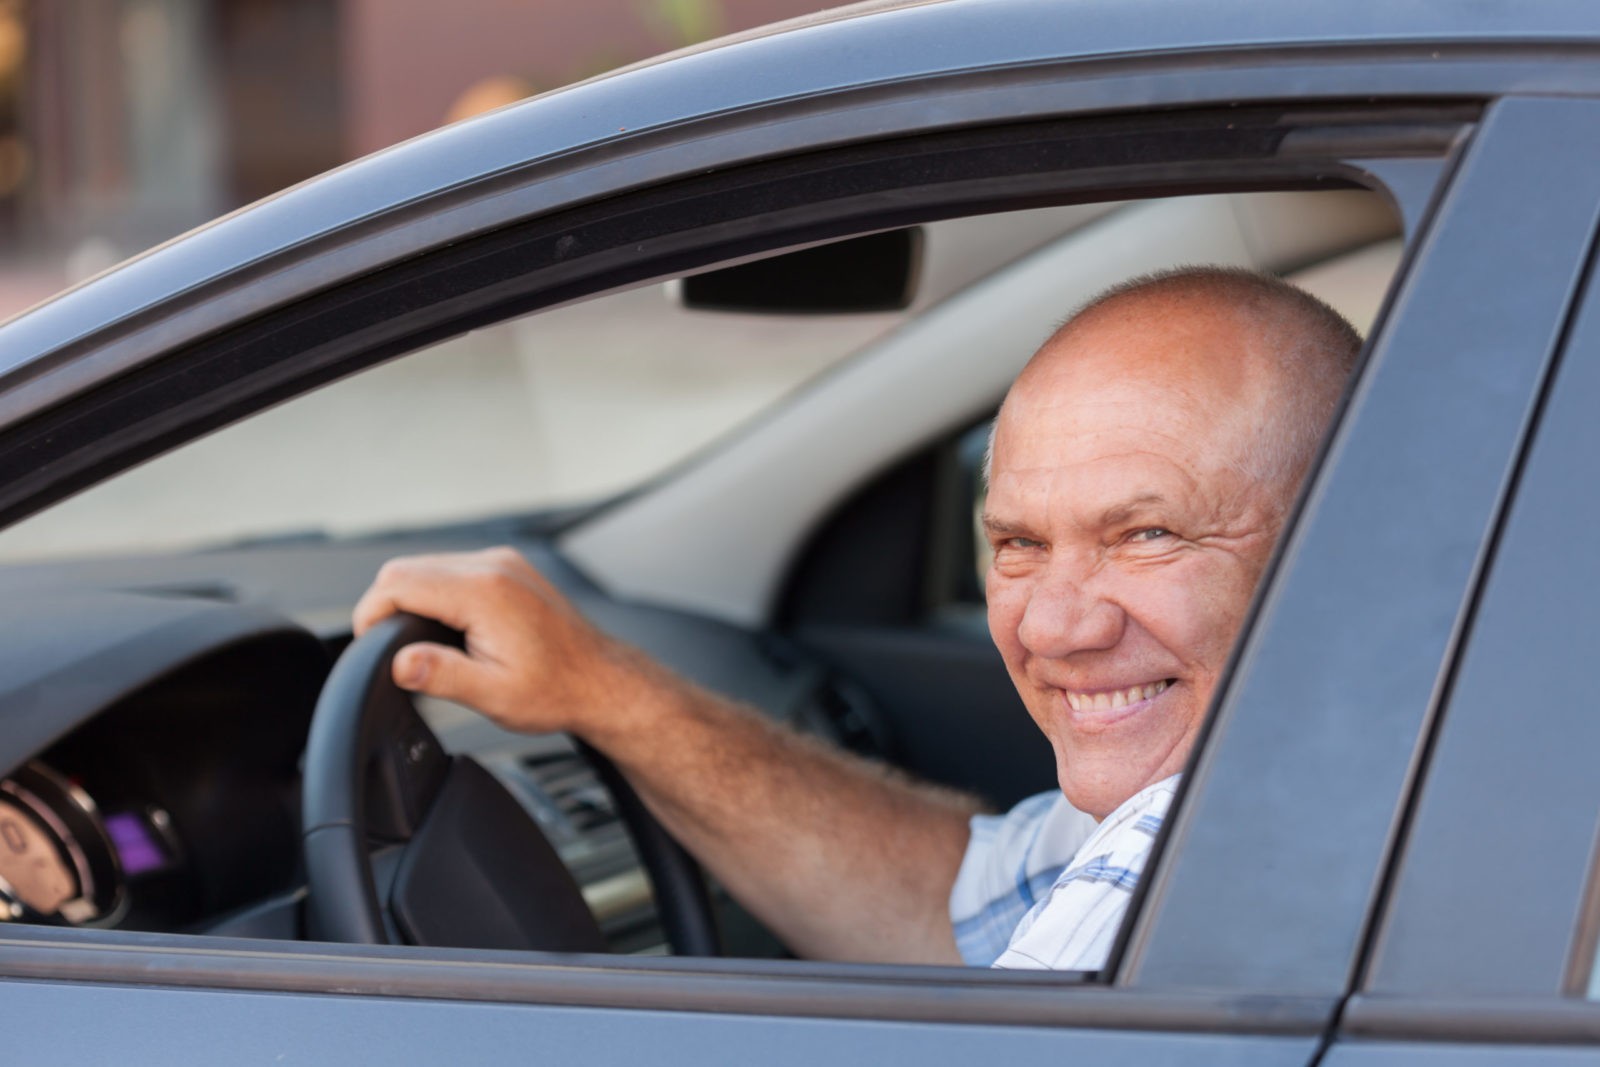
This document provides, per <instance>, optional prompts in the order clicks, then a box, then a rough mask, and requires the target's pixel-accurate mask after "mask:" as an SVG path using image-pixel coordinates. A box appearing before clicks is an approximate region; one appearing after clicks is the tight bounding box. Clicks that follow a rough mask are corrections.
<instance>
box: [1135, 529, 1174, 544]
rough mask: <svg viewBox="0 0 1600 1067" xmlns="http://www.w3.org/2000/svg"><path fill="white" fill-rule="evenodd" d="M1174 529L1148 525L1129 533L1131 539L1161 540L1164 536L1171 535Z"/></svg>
mask: <svg viewBox="0 0 1600 1067" xmlns="http://www.w3.org/2000/svg"><path fill="white" fill-rule="evenodd" d="M1171 536H1172V531H1171V530H1168V529H1165V528H1163V527H1160V526H1147V527H1145V528H1144V529H1142V530H1135V531H1133V533H1131V534H1129V535H1128V540H1130V541H1159V540H1161V539H1162V538H1163V537H1171Z"/></svg>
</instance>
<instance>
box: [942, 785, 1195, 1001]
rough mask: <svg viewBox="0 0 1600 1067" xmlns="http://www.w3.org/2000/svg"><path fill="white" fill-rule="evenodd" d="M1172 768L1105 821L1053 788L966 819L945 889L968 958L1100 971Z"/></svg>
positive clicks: (1167, 800) (1161, 809)
mask: <svg viewBox="0 0 1600 1067" xmlns="http://www.w3.org/2000/svg"><path fill="white" fill-rule="evenodd" d="M1177 785H1178V776H1177V775H1173V776H1172V777H1171V778H1167V779H1165V780H1164V781H1160V782H1156V783H1155V784H1154V785H1149V786H1146V787H1145V788H1144V789H1142V790H1140V791H1139V792H1138V793H1135V794H1134V795H1133V796H1132V797H1130V798H1129V799H1128V800H1126V801H1124V802H1123V804H1122V805H1121V806H1120V807H1118V808H1117V809H1116V810H1115V811H1113V812H1112V813H1111V814H1110V815H1108V816H1107V817H1106V819H1105V821H1104V822H1101V823H1099V824H1098V825H1097V824H1096V823H1095V821H1094V819H1093V817H1091V816H1089V815H1086V814H1084V813H1083V812H1081V811H1078V810H1077V809H1076V808H1074V807H1072V805H1070V804H1068V803H1067V800H1066V798H1065V797H1064V796H1062V795H1061V794H1060V793H1058V792H1051V793H1041V794H1039V795H1038V796H1034V797H1030V798H1028V799H1027V800H1024V801H1023V802H1022V803H1020V804H1018V805H1017V806H1016V807H1014V808H1012V809H1011V811H1010V812H1008V813H1007V814H1005V815H1000V816H996V815H979V816H976V817H975V818H974V819H973V820H972V839H971V841H970V843H969V844H968V845H967V853H966V856H965V857H964V858H963V860H962V863H961V871H960V873H959V874H957V876H956V884H955V887H954V888H953V889H952V890H951V893H950V918H951V922H952V923H953V924H954V926H955V934H956V945H957V947H958V948H959V949H960V950H961V956H962V958H963V959H964V960H966V962H967V963H969V964H971V965H973V966H979V967H982V966H991V965H992V966H995V967H1003V968H1019V969H1020V968H1036V969H1037V968H1045V969H1052V970H1084V971H1092V970H1098V969H1100V968H1101V967H1102V966H1104V964H1105V961H1106V958H1107V957H1108V956H1109V955H1110V951H1111V943H1112V941H1113V940H1114V939H1115V938H1116V935H1117V929H1118V927H1119V926H1120V925H1121V923H1122V915H1123V912H1124V911H1126V910H1127V906H1128V899H1129V895H1130V893H1131V891H1132V890H1133V887H1134V886H1135V885H1136V884H1138V881H1139V876H1140V875H1141V874H1142V873H1143V871H1144V863H1145V860H1146V858H1147V857H1148V856H1149V854H1150V845H1151V843H1152V842H1153V841H1154V840H1155V836H1156V833H1157V832H1158V831H1159V830H1160V829H1161V820H1162V818H1163V816H1165V814H1166V811H1167V807H1168V805H1170V804H1171V802H1172V795H1173V792H1174V791H1175V790H1176V789H1177Z"/></svg>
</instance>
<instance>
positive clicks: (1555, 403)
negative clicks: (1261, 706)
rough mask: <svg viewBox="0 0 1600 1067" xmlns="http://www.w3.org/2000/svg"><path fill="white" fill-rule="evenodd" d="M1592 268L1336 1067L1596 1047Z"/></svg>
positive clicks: (1595, 359)
mask: <svg viewBox="0 0 1600 1067" xmlns="http://www.w3.org/2000/svg"><path fill="white" fill-rule="evenodd" d="M1597 239H1600V238H1597ZM1595 265H1596V260H1595V259H1594V257H1593V255H1591V259H1590V262H1589V264H1588V270H1587V273H1586V277H1585V279H1584V284H1583V289H1582V294H1581V299H1580V301H1579V303H1578V304H1577V306H1576V309H1575V311H1574V312H1573V315H1572V317H1571V321H1570V323H1569V325H1568V327H1567V329H1566V335H1565V337H1564V341H1563V346H1562V351H1561V356H1560V361H1559V363H1558V364H1557V365H1556V366H1555V367H1554V369H1553V371H1552V372H1551V374H1550V377H1549V381H1548V383H1547V385H1546V387H1545V388H1544V390H1543V391H1542V393H1541V396H1540V398H1539V407H1538V414H1537V423H1536V425H1535V428H1534V430H1533V433H1532V434H1531V436H1530V439H1529V442H1528V444H1527V446H1526V448H1525V449H1524V451H1523V453H1522V455H1521V457H1520V459H1519V463H1518V465H1517V467H1516V469H1515V471H1514V472H1513V478H1514V489H1513V490H1512V494H1511V498H1510V504H1509V506H1508V507H1507V509H1506V512H1505V515H1504V517H1503V519H1502V521H1501V522H1500V523H1499V524H1498V526H1497V528H1496V529H1495V531H1494V537H1493V541H1492V551H1493V557H1492V561H1491V563H1490V564H1489V567H1488V569H1487V571H1486V576H1485V578H1484V581H1483V583H1482V586H1481V589H1480V591H1479V593H1478V595H1477V597H1476V598H1475V601H1474V603H1473V605H1472V620H1471V625H1470V629H1469V630H1468V632H1467V635H1466V637H1465V640H1464V642H1463V646H1462V653H1461V655H1460V657H1459V659H1458V661H1457V663H1456V665H1455V668H1454V670H1453V671H1452V672H1451V674H1450V675H1449V677H1448V678H1447V679H1445V681H1444V686H1445V688H1446V694H1447V695H1446V699H1445V701H1444V704H1443V707H1442V710H1441V713H1440V726H1439V728H1438V730H1437V731H1436V736H1435V737H1434V738H1433V740H1432V742H1431V758H1430V760H1429V762H1428V766H1427V770H1426V773H1425V775H1424V776H1422V777H1421V779H1420V780H1419V782H1418V785H1417V800H1416V801H1415V803H1414V805H1413V808H1412V813H1411V815H1410V817H1409V819H1408V821H1407V823H1406V824H1405V826H1404V828H1403V835H1404V838H1405V845H1404V849H1403V851H1402V852H1400V853H1399V854H1398V855H1397V858H1396V861H1395V863H1394V865H1393V867H1392V869H1391V871H1390V872H1389V874H1388V879H1389V881H1390V882H1391V884H1392V887H1393V888H1392V890H1391V892H1390V893H1389V895H1388V900H1387V903H1386V904H1385V906H1384V909H1383V911H1382V913H1381V915H1380V916H1379V917H1378V918H1377V920H1376V922H1375V935H1374V939H1373V942H1372V945H1371V947H1370V951H1369V953H1368V955H1367V958H1366V959H1365V960H1364V961H1363V967H1362V973H1361V980H1360V986H1359V990H1358V992H1357V993H1356V995H1354V996H1353V997H1352V998H1351V1000H1350V1003H1349V1004H1348V1006H1347V1008H1346V1010H1345V1013H1344V1019H1343V1025H1342V1029H1341V1035H1340V1037H1341V1040H1340V1043H1339V1044H1338V1045H1337V1046H1336V1051H1337V1055H1336V1056H1335V1057H1334V1058H1333V1059H1331V1060H1330V1062H1333V1063H1340V1062H1346V1063H1371V1064H1386V1063H1391V1062H1400V1060H1401V1059H1404V1058H1406V1057H1408V1056H1416V1055H1420V1054H1424V1053H1430V1052H1440V1053H1441V1054H1443V1053H1446V1052H1457V1051H1459V1050H1460V1049H1461V1047H1462V1046H1464V1045H1466V1044H1469V1043H1478V1044H1486V1045H1490V1046H1492V1049H1493V1055H1494V1056H1495V1057H1496V1062H1506V1063H1518V1064H1529V1065H1534V1064H1545V1063H1549V1064H1555V1063H1566V1062H1571V1059H1572V1056H1573V1046H1593V1045H1595V1044H1597V1043H1600V1004H1597V1003H1594V1002H1593V999H1592V998H1593V997H1594V996H1595V990H1596V985H1595V982H1594V971H1595V959H1596V942H1597V939H1600V881H1597V874H1600V775H1597V774H1596V773H1595V768H1594V761H1593V759H1592V758H1591V757H1592V753H1593V752H1594V751H1595V750H1596V745H1597V744H1600V717H1597V716H1596V715H1595V714H1594V704H1593V699H1592V694H1591V692H1590V689H1591V687H1590V686H1589V685H1588V684H1587V681H1588V680H1587V677H1586V672H1585V671H1584V669H1583V663H1584V662H1585V661H1586V655H1592V649H1593V642H1594V639H1595V637H1596V636H1597V635H1600V612H1597V610H1596V603H1597V602H1596V599H1595V596H1594V590H1595V589H1596V588H1597V587H1600V585H1597V583H1600V561H1597V560H1596V558H1595V556H1594V554H1593V553H1592V552H1585V551H1584V550H1583V543H1582V541H1581V540H1578V541H1575V542H1570V543H1563V534H1564V533H1565V532H1568V531H1572V530H1577V529H1581V527H1582V524H1583V523H1584V522H1585V521H1586V519H1588V518H1590V517H1591V516H1593V515H1594V513H1595V504H1594V498H1593V495H1592V494H1586V493H1585V492H1583V491H1582V490H1583V476H1584V474H1585V473H1587V472H1586V471H1585V470H1584V463H1585V461H1587V462H1588V464H1589V465H1590V469H1591V470H1592V464H1593V462H1594V456H1595V455H1597V454H1600V435H1597V434H1596V432H1595V431H1596V422H1595V419H1594V405H1595V402H1596V401H1597V399H1600V276H1597V275H1596V273H1595V270H1594V268H1595ZM1590 1055H1592V1052H1591V1053H1590ZM1408 1062H1409V1061H1408Z"/></svg>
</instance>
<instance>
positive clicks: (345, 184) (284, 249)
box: [0, 0, 1600, 385]
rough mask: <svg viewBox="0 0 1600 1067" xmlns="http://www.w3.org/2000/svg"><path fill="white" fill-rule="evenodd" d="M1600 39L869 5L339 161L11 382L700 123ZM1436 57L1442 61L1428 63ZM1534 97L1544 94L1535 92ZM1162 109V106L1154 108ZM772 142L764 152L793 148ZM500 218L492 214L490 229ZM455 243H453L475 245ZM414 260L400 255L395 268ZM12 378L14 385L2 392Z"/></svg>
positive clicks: (1127, 5)
mask: <svg viewBox="0 0 1600 1067" xmlns="http://www.w3.org/2000/svg"><path fill="white" fill-rule="evenodd" d="M1596 43H1600V11H1597V10H1596V9H1595V8H1594V7H1593V6H1592V5H1591V4H1589V3H1586V2H1584V0H1546V2H1543V3H1537V4H1524V3H1514V2H1511V0H1501V2H1482V3H1475V4H1471V5H1463V4H1460V3H1455V2H1450V0H1353V2H1346V3H1342V4H1316V5H1287V4H1272V5H1263V4H1260V3H1259V2H1258V0H1211V2H1208V3H1206V4H1203V5H1201V4H1193V3H1191V2H1188V0H1071V2H1063V0H932V2H929V0H910V2H898V3H882V2H870V3H865V4H859V5H854V6H851V7H846V8H841V9H836V10H833V11H828V12H823V13H820V14H818V15H813V16H807V17H804V18H800V19H796V20H792V21H790V22H788V23H780V24H777V25H775V26H773V27H768V28H764V29H762V30H758V31H753V32H751V33H747V34H743V35H736V36H735V37H733V38H728V39H725V40H723V41H720V42H713V43H712V44H711V45H708V46H701V47H698V48H694V49H689V50H686V51H684V52H682V53H678V54H676V55H672V56H667V57H663V58H662V59H660V60H654V61H650V62H646V63H644V64H640V65H636V66H634V67H630V68H626V69H623V70H620V71H617V72H614V73H612V74H609V75H604V76H601V77H599V78H596V79H592V80H590V81H588V82H584V83H580V84H578V85H575V86H571V87H568V88H566V89H561V90H556V91H554V92H551V93H547V94H544V95H543V96H541V97H537V98H534V99H532V100H529V101H524V102H522V103H519V104H514V105H511V106H509V107H506V108H502V109H500V110H498V111H494V112H490V113H488V114H486V115H482V116H478V117H476V118H473V119H470V120H467V121H465V122H461V123H457V124H454V125H451V126H448V127H444V128H442V129H439V130H435V131H432V132H430V133H428V134H424V135H422V136H421V137H418V138H415V139H413V140H410V141H407V142H404V143H402V144H399V145H396V146H394V147H391V148H389V149H385V150H383V151H380V152H377V153H375V154H373V155H371V156H368V157H366V158H364V159H360V160H357V161H355V162H353V163H350V164H346V165H345V166H343V167H340V168H337V169H336V170H334V171H330V172H328V173H327V174H324V175H321V176H319V177H317V178H314V179H311V180H310V181H307V182H304V183H302V184H300V185H297V186H294V187H292V188H290V189H288V190H285V191H283V192H281V193H278V194H276V195H275V196H272V197H269V198H267V199H265V200H263V201H260V202H258V203H256V204H254V205H251V206H250V207H247V208H243V209H241V210H239V211H237V212H234V213H233V214H231V215H229V216H225V217H224V218H222V219H219V220H218V221H216V222H214V223H211V224H209V225H208V226H205V227H201V228H200V229H199V230H196V231H192V232H191V233H189V234H187V235H185V236H183V237H181V238H177V239H174V240H173V241H169V242H167V243H166V244H164V245H161V246H158V247H157V248H155V249H152V250H150V251H149V252H146V253H144V254H143V255H141V256H139V257H136V258H135V259H134V260H131V261H129V263H127V264H124V265H122V266H121V267H119V268H114V269H113V270H111V271H109V272H107V273H106V274H103V275H101V276H99V277H97V278H94V279H90V280H89V281H88V282H86V283H84V284H82V285H80V286H78V287H77V288H76V289H74V290H69V291H68V292H67V293H65V294H62V295H61V296H58V297H56V298H54V299H53V300H51V301H47V302H46V303H44V304H42V305H39V306H38V307H36V308H34V309H32V310H31V311H28V312H24V313H23V314H22V315H20V316H18V317H17V318H15V319H13V320H12V321H11V322H9V323H7V324H6V325H5V326H4V328H3V336H4V340H5V344H4V345H3V346H0V352H3V353H4V354H3V355H0V385H4V384H11V382H15V381H16V380H17V379H18V378H19V377H21V378H27V377H29V376H30V371H31V370H32V368H30V367H29V366H28V365H29V364H32V363H39V364H40V365H41V366H49V365H53V364H54V363H56V362H57V360H54V359H51V360H42V359H41V357H44V356H47V355H49V354H51V353H60V354H61V355H62V356H67V355H69V354H70V353H68V352H67V351H66V350H67V349H69V348H74V349H76V348H81V347H82V344H83V342H85V341H86V340H88V339H90V338H92V337H93V335H94V334H96V333H97V332H99V331H103V330H105V329H106V328H107V327H110V326H113V325H116V324H122V323H126V322H128V321H130V320H132V319H134V318H135V317H136V316H137V315H138V314H139V313H140V312H141V311H142V310H145V309H148V308H150V307H152V306H154V305H157V304H160V303H162V302H163V301H167V300H170V299H171V298H172V297H173V296H174V294H183V293H186V292H190V291H192V290H195V289H197V288H199V287H202V286H205V285H206V284H207V283H208V282H212V281H215V280H216V279H219V278H224V277H229V276H237V275H239V274H240V273H241V272H242V271H246V270H247V269H248V267H249V266H250V265H251V264H257V263H261V262H264V261H267V260H269V259H272V258H273V257H277V256H282V255H283V254H285V253H292V252H293V251H294V250H295V249H296V248H297V246H302V245H304V244H306V243H307V242H311V241H314V240H316V239H318V238H321V237H324V236H326V235H328V234H333V233H343V232H351V231H355V230H359V229H360V228H361V227H362V225H363V224H364V222H366V221H368V220H372V219H375V218H378V217H381V216H385V215H387V214H392V213H395V212H399V211H404V210H406V209H407V208H408V206H415V205H418V204H420V203H422V202H424V201H429V200H430V199H432V198H436V197H439V196H441V195H448V194H449V193H450V192H451V191H459V190H463V189H465V188H468V187H476V186H479V185H482V184H483V183H485V182H492V181H493V180H494V179H495V178H496V177H497V176H505V175H508V174H511V173H513V172H525V171H526V170H527V169H528V168H529V167H530V166H535V165H538V164H540V163H546V162H552V161H557V160H560V159H562V158H563V157H566V156H569V155H571V154H573V153H576V152H580V151H587V150H590V149H594V148H596V147H597V146H604V145H606V144H608V143H611V144H616V145H619V146H620V145H622V144H624V143H636V142H637V141H638V140H639V139H640V138H643V137H645V136H646V135H649V134H652V133H656V134H661V133H670V131H672V130H673V129H674V128H675V127H681V126H683V125H684V124H686V123H690V122H694V121H697V120H704V119H706V118H707V117H715V116H727V115H733V114H735V113H737V112H740V111H747V110H749V109H752V108H757V107H762V106H768V105H773V104H776V103H779V102H783V101H794V100H803V99H808V98H811V99H814V98H822V97H827V96H829V95H832V94H839V93H842V92H846V91H850V90H856V89H860V88H862V87H869V86H889V85H896V84H904V83H908V82H923V81H926V80H927V79H930V78H933V79H936V78H939V77H941V76H953V75H959V74H962V73H969V72H973V71H983V70H994V69H997V68H1013V69H1014V68H1018V67H1031V66H1043V65H1060V64H1062V63H1067V64H1073V65H1085V64H1089V63H1091V62H1092V61H1096V60H1106V59H1108V58H1122V59H1128V58H1139V59H1144V60H1152V59H1159V58H1161V57H1166V58H1168V59H1174V58H1182V57H1189V59H1190V61H1192V58H1193V56H1194V55H1195V54H1196V53H1207V52H1219V51H1221V52H1228V53H1235V54H1240V53H1249V52H1252V51H1256V50H1260V49H1271V50H1274V51H1276V50H1285V49H1286V50H1289V51H1291V52H1293V53H1294V54H1297V55H1300V56H1302V57H1304V56H1308V55H1309V54H1312V53H1332V52H1337V51H1339V50H1341V49H1370V48H1373V47H1378V46H1388V47H1394V46H1402V47H1406V48H1409V49H1416V48H1418V47H1424V48H1426V47H1431V46H1439V47H1449V46H1453V45H1462V46H1484V45H1493V44H1498V45H1502V46H1506V45H1510V46H1517V45H1531V44H1538V45H1542V46H1546V47H1556V48H1565V47H1571V46H1574V45H1593V44H1596ZM1434 55H1435V58H1438V56H1439V53H1434ZM1534 88H1538V87H1537V86H1535V87H1534ZM1148 102H1149V103H1156V102H1157V101H1153V100H1152V101H1148ZM783 147H784V146H783V145H781V144H774V145H773V146H772V147H771V151H773V152H777V151H781V150H782V149H783ZM489 215H493V212H485V216H486V217H488V216H489ZM452 225H465V226H466V229H465V230H456V231H455V232H453V233H448V234H444V235H443V236H442V237H441V239H452V238H457V237H459V236H460V235H461V233H462V232H473V231H472V229H471V223H470V222H468V223H465V224H459V223H458V224H452ZM419 250H420V249H418V248H415V247H408V248H397V249H392V250H391V252H392V255H393V256H394V258H400V257H403V256H404V255H409V254H415V253H416V252H417V251H419ZM8 379H9V381H8Z"/></svg>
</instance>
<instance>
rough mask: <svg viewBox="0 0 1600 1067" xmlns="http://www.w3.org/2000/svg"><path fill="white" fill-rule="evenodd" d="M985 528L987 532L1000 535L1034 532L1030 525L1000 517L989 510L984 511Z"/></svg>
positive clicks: (1007, 535) (1008, 535)
mask: <svg viewBox="0 0 1600 1067" xmlns="http://www.w3.org/2000/svg"><path fill="white" fill-rule="evenodd" d="M983 530H984V532H985V533H990V534H995V535H997V536H1000V537H1014V536H1018V535H1021V534H1028V533H1032V532H1033V531H1032V530H1031V529H1030V528H1029V527H1027V526H1025V525H1023V524H1022V523H1020V522H1013V521H1012V520H1010V519H999V518H996V517H995V516H993V515H991V514H989V513H988V512H987V511H986V512H984V513H983Z"/></svg>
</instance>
